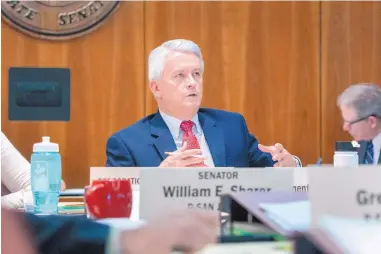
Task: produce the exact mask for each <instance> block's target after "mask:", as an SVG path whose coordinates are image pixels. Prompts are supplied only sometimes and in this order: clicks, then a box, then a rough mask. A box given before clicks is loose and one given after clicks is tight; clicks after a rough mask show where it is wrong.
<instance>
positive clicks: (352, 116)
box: [337, 83, 381, 164]
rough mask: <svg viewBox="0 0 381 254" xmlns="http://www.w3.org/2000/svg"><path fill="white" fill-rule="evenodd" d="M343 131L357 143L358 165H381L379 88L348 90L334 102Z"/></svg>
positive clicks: (357, 86)
mask: <svg viewBox="0 0 381 254" xmlns="http://www.w3.org/2000/svg"><path fill="white" fill-rule="evenodd" d="M337 104H338V107H339V108H340V110H341V115H342V117H343V119H344V123H343V130H344V131H347V132H348V133H349V134H350V135H351V136H352V137H353V138H354V139H355V140H356V141H358V142H359V144H360V148H359V151H358V152H359V163H360V164H381V156H380V151H381V87H380V86H378V85H375V84H371V83H361V84H355V85H352V86H350V87H348V88H347V89H346V90H345V91H344V92H343V93H342V94H341V95H340V96H339V97H338V99H337Z"/></svg>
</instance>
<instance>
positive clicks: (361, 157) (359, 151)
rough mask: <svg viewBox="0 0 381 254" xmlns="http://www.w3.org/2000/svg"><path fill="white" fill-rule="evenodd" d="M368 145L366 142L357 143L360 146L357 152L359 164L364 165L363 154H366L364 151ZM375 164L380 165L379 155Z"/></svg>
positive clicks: (380, 158)
mask: <svg viewBox="0 0 381 254" xmlns="http://www.w3.org/2000/svg"><path fill="white" fill-rule="evenodd" d="M368 143H369V142H368V141H360V142H359V144H360V148H359V150H358V154H359V164H365V153H366V149H367V147H368ZM377 164H381V154H380V156H379V157H378V162H377Z"/></svg>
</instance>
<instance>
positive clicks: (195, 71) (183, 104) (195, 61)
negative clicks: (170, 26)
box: [150, 52, 202, 115]
mask: <svg viewBox="0 0 381 254" xmlns="http://www.w3.org/2000/svg"><path fill="white" fill-rule="evenodd" d="M150 85H151V90H152V91H153V92H154V93H155V94H156V97H157V98H158V100H159V103H160V107H161V108H162V109H163V110H165V111H167V112H169V113H174V115H178V114H180V115H181V114H182V112H189V111H197V110H198V108H199V107H200V105H201V100H202V72H201V61H200V59H199V58H198V57H197V56H196V55H194V54H190V53H183V52H171V53H170V54H169V55H168V56H167V58H166V60H165V62H164V69H163V73H162V78H161V79H160V80H158V81H153V82H151V84H150Z"/></svg>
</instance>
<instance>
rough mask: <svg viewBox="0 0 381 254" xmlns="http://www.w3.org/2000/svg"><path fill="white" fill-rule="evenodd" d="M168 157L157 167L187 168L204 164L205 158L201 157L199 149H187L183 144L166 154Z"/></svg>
mask: <svg viewBox="0 0 381 254" xmlns="http://www.w3.org/2000/svg"><path fill="white" fill-rule="evenodd" d="M166 154H167V155H168V157H167V158H166V159H165V160H164V161H163V162H162V163H161V164H160V166H159V167H188V166H191V165H194V164H197V163H200V162H204V161H205V160H206V157H204V156H202V153H201V149H188V150H187V144H186V142H184V144H183V146H182V147H181V148H180V149H179V150H177V151H175V152H166Z"/></svg>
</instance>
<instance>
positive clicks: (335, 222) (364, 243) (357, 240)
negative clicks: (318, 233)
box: [319, 216, 381, 254]
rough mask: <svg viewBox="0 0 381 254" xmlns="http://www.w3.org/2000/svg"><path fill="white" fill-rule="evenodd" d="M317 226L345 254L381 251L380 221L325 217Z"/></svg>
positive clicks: (371, 253) (367, 253) (365, 253)
mask: <svg viewBox="0 0 381 254" xmlns="http://www.w3.org/2000/svg"><path fill="white" fill-rule="evenodd" d="M319 226H320V227H321V229H323V230H324V231H325V232H326V233H327V234H328V235H329V236H331V237H332V238H333V240H334V242H335V244H337V245H338V246H339V247H340V248H341V249H343V250H344V252H345V253H348V254H373V253H375V250H381V221H365V220H363V219H357V218H341V217H333V216H325V217H323V218H321V219H320V221H319ZM379 252H380V251H379ZM379 252H377V253H379Z"/></svg>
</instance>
